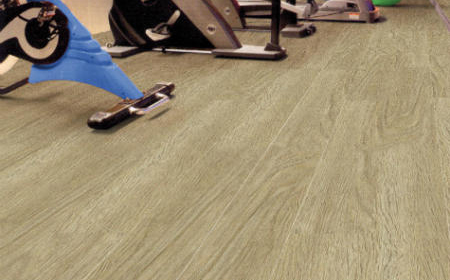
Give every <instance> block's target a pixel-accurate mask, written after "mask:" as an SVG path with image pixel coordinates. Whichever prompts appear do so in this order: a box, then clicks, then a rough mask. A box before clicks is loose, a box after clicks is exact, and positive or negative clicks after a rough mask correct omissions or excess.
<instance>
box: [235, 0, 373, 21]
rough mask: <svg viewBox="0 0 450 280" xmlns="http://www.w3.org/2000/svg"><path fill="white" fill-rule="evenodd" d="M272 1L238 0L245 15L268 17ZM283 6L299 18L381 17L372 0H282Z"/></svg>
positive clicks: (310, 19)
mask: <svg viewBox="0 0 450 280" xmlns="http://www.w3.org/2000/svg"><path fill="white" fill-rule="evenodd" d="M270 5H271V3H270V2H269V1H267V0H238V9H239V10H240V14H241V16H243V17H267V16H269V14H270ZM281 8H282V9H283V10H285V11H289V12H292V13H294V14H296V16H297V18H298V19H299V20H308V21H343V22H367V23H373V22H375V21H377V20H378V19H379V18H380V11H379V9H378V8H377V7H376V6H375V5H374V4H373V3H372V0H328V1H325V3H323V4H322V5H319V4H317V2H316V1H315V0H307V2H306V3H304V4H298V3H297V0H286V1H282V3H281Z"/></svg>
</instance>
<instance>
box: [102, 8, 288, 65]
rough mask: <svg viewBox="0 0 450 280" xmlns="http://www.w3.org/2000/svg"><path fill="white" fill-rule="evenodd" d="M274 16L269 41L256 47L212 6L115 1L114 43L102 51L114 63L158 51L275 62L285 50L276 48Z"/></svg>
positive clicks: (112, 13) (276, 16)
mask: <svg viewBox="0 0 450 280" xmlns="http://www.w3.org/2000/svg"><path fill="white" fill-rule="evenodd" d="M274 2H278V3H279V2H280V0H274ZM276 8H277V6H276V5H275V6H274V7H273V9H276ZM278 9H279V8H278ZM272 14H273V15H274V17H273V18H272V36H271V41H270V42H269V43H268V44H267V45H266V46H254V45H244V44H242V43H241V42H240V41H239V39H238V38H237V36H236V34H235V33H234V32H233V30H232V29H231V26H230V25H229V24H228V23H227V21H226V20H225V19H224V18H223V17H222V15H221V14H220V12H219V11H218V10H217V8H216V7H215V6H214V5H213V3H212V1H211V0H113V6H112V8H111V11H110V13H109V22H110V27H111V31H112V33H113V36H114V43H111V44H108V45H107V46H106V48H105V50H106V51H107V52H108V53H110V54H111V56H113V57H125V56H129V55H133V54H135V53H137V52H141V51H148V50H154V51H155V50H156V51H163V52H183V53H202V54H212V55H214V56H219V57H231V58H250V59H268V60H278V59H282V58H284V57H285V56H286V50H285V49H284V48H282V47H281V46H280V45H279V32H280V30H279V17H280V13H279V10H278V11H275V10H274V12H273V13H272Z"/></svg>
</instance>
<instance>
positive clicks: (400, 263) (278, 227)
mask: <svg viewBox="0 0 450 280" xmlns="http://www.w3.org/2000/svg"><path fill="white" fill-rule="evenodd" d="M440 3H441V5H442V6H443V8H444V9H445V10H446V12H447V14H450V10H449V5H450V3H449V2H448V1H447V0H446V1H442V0H441V1H440ZM382 13H383V14H384V15H385V16H386V18H387V20H385V21H383V22H381V23H378V24H342V23H341V24H340V23H317V24H316V25H317V27H318V32H317V33H316V34H315V35H314V36H312V37H310V38H308V39H301V40H298V39H285V38H283V39H282V44H283V45H284V46H286V47H287V48H288V52H289V58H288V59H286V60H283V61H281V62H267V61H246V60H229V59H213V58H212V57H209V56H200V55H175V54H166V55H165V54H160V53H144V54H139V55H137V56H134V57H131V58H127V59H125V60H117V61H116V62H117V63H118V64H119V65H120V66H121V67H122V68H123V69H124V71H125V72H126V73H127V74H128V75H129V76H130V78H131V79H132V80H133V81H135V82H136V84H137V85H138V86H139V87H140V88H142V89H144V88H148V87H150V86H151V85H152V84H153V83H155V82H158V81H172V82H174V83H175V84H176V85H177V89H176V92H175V93H176V95H177V98H176V99H175V100H174V102H173V103H172V105H170V106H169V107H168V109H167V110H166V111H164V112H163V113H162V114H160V115H156V116H153V117H142V118H139V119H134V120H132V121H128V122H126V123H124V124H122V125H120V126H118V127H116V128H114V129H112V130H110V131H107V132H96V131H91V130H90V129H89V128H88V127H87V126H86V125H85V120H86V119H87V118H88V117H89V116H90V115H91V114H92V113H93V112H95V111H97V110H100V109H104V108H106V107H108V106H109V105H111V104H112V103H114V102H116V100H117V99H116V98H115V97H114V96H113V95H110V94H105V93H103V92H102V91H101V90H97V89H95V88H92V87H90V86H87V85H80V84H77V83H71V82H48V83H43V84H40V85H28V86H26V87H24V88H22V89H20V90H17V91H16V92H14V93H13V94H11V95H9V96H7V97H2V98H0V118H1V119H2V122H1V123H0V131H1V134H0V275H1V279H5V280H21V279H26V280H29V279H45V280H49V279H58V280H60V279H68V280H69V279H70V280H75V279H76V280H78V279H80V280H102V279H105V280H106V279H107V280H114V279H139V280H140V279H142V280H143V279H165V280H167V279H173V280H181V279H233V280H240V279H242V280H253V279H255V280H263V279H270V280H275V279H286V280H287V279H308V280H310V279H343V280H344V279H345V280H348V279H358V280H359V279H371V280H372V279H374V280H375V279H376V280H378V279H380V280H381V279H383V280H384V279H399V280H406V279H413V280H419V279H424V280H429V279H436V280H446V279H450V233H449V230H450V227H449V226H450V183H449V182H450V79H449V76H450V66H449V62H450V38H449V34H448V31H447V30H446V28H445V26H444V25H443V23H442V22H441V20H440V19H439V17H438V16H437V15H436V13H435V11H434V9H433V7H432V6H431V5H429V4H428V2H427V1H425V2H424V1H419V0H409V1H404V2H403V4H401V5H399V6H398V7H395V8H394V7H392V8H382ZM109 36H110V35H109V34H102V35H100V36H99V40H100V41H101V42H106V41H107V40H108V39H109ZM239 37H241V39H242V41H244V42H245V43H253V44H264V43H265V41H266V40H267V38H268V34H264V33H239ZM27 67H29V65H28V64H27V63H20V64H19V65H18V66H17V67H16V68H15V69H14V71H13V72H12V73H8V74H7V75H6V76H3V77H1V80H0V84H6V83H7V82H9V81H13V80H14V79H17V78H19V77H21V76H24V75H26V73H27Z"/></svg>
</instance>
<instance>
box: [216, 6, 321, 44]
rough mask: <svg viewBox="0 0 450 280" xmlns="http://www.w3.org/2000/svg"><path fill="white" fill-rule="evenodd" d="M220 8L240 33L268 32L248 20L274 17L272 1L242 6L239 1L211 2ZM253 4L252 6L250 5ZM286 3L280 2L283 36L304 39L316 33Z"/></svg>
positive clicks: (312, 27)
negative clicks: (300, 20)
mask: <svg viewBox="0 0 450 280" xmlns="http://www.w3.org/2000/svg"><path fill="white" fill-rule="evenodd" d="M211 1H212V2H213V3H214V5H215V6H216V7H217V8H218V10H219V11H220V13H221V14H222V16H223V17H224V18H225V19H226V20H227V22H228V24H230V26H231V27H232V28H233V29H234V30H238V31H259V30H267V27H266V26H263V25H259V24H257V25H255V24H249V23H248V21H247V19H246V18H250V17H251V18H269V17H271V16H272V14H271V10H272V3H271V2H270V1H267V0H266V1H261V0H259V2H248V4H249V5H245V4H241V3H247V2H238V1H237V0H211ZM250 3H251V4H250ZM285 6H286V3H285V2H284V1H280V7H281V8H282V9H281V18H280V19H281V21H280V30H281V35H283V36H284V37H290V38H303V37H307V36H310V35H312V34H313V33H315V32H316V27H315V26H314V25H313V24H312V23H300V22H299V20H298V18H297V13H296V12H295V11H292V10H289V9H284V7H285Z"/></svg>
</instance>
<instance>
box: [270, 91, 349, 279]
mask: <svg viewBox="0 0 450 280" xmlns="http://www.w3.org/2000/svg"><path fill="white" fill-rule="evenodd" d="M348 102H349V101H348V100H347V99H345V101H344V103H343V104H342V106H341V110H340V112H339V114H338V115H337V117H336V120H338V119H339V117H340V116H341V115H342V113H343V111H344V108H345V105H346V104H347V103H348ZM337 126H338V122H336V124H335V125H334V128H333V133H332V134H331V137H330V138H329V139H328V141H327V143H326V145H325V147H324V149H323V152H322V155H321V156H320V160H319V161H318V163H317V165H316V167H315V170H314V174H313V176H312V177H311V180H310V183H309V185H308V187H307V188H306V191H305V195H304V196H303V199H302V202H301V203H300V206H299V207H298V210H297V213H296V214H295V218H294V219H293V220H292V224H291V226H290V227H289V231H288V234H287V236H286V238H285V240H284V242H283V248H282V249H281V251H280V257H278V258H277V260H278V261H277V262H276V264H275V265H274V266H273V267H272V273H271V276H270V278H269V279H273V280H277V278H276V277H275V271H276V270H277V268H278V267H279V264H280V260H281V256H282V255H283V254H284V252H285V251H286V249H285V248H286V246H287V242H288V240H289V238H290V236H291V233H292V230H293V228H294V225H295V222H296V221H297V218H298V216H299V215H300V212H301V210H302V209H303V206H304V205H305V201H306V198H307V197H308V194H309V193H310V190H311V187H312V183H313V182H314V179H315V178H316V174H317V172H316V171H317V169H318V168H319V166H320V165H321V163H322V162H323V160H324V159H325V155H326V153H327V151H328V146H329V144H330V143H331V142H332V140H333V139H334V135H336V133H337Z"/></svg>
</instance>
